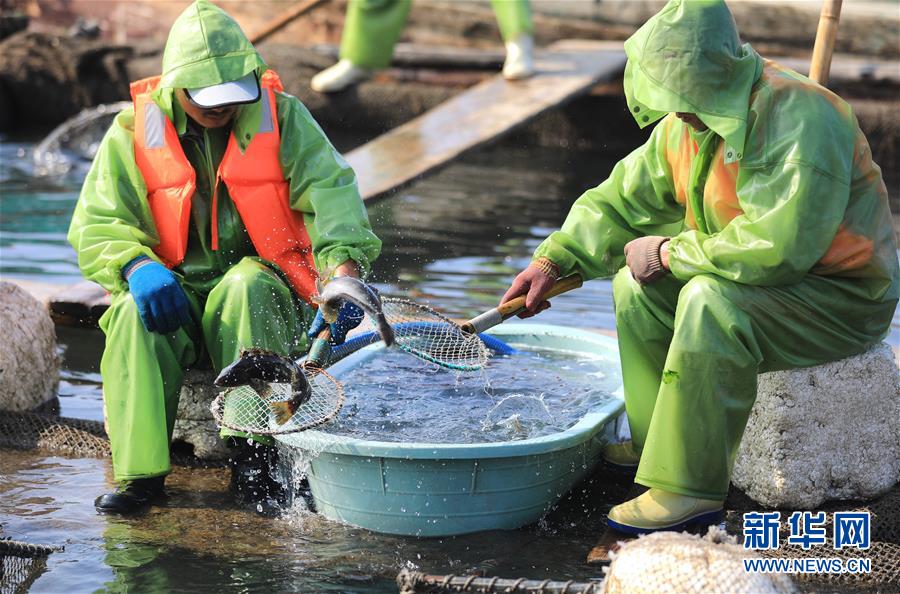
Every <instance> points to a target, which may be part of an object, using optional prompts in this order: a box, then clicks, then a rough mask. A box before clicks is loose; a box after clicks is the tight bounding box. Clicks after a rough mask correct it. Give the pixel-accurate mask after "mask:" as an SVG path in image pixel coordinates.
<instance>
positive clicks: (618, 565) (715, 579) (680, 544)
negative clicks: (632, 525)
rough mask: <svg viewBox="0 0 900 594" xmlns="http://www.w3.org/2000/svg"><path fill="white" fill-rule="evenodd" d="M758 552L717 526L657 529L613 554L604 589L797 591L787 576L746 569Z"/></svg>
mask: <svg viewBox="0 0 900 594" xmlns="http://www.w3.org/2000/svg"><path fill="white" fill-rule="evenodd" d="M755 556H757V555H756V554H755V553H753V552H752V551H749V550H746V549H744V548H743V547H742V546H740V545H738V544H737V543H736V541H735V539H734V538H733V537H730V536H728V535H727V534H726V533H725V531H723V530H721V529H719V528H717V527H715V526H713V527H711V528H710V529H709V532H707V534H706V536H704V537H700V536H698V535H695V534H688V533H686V532H680V533H679V532H656V533H654V534H648V535H646V536H641V537H640V538H638V539H636V540H632V541H629V542H626V543H625V544H623V545H622V547H621V548H620V549H619V550H618V551H616V552H614V553H612V552H611V553H610V558H611V559H612V563H611V564H610V566H609V568H608V569H607V570H606V572H607V573H606V579H605V580H604V582H603V592H605V593H606V594H626V593H627V594H642V593H647V594H666V593H672V594H676V593H681V592H730V593H738V592H746V593H748V594H749V593H754V594H768V593H773V594H774V593H787V592H797V589H796V587H795V586H794V584H793V582H792V581H791V579H790V578H789V577H788V576H787V575H785V574H779V573H748V572H746V571H744V565H743V559H746V558H750V557H755Z"/></svg>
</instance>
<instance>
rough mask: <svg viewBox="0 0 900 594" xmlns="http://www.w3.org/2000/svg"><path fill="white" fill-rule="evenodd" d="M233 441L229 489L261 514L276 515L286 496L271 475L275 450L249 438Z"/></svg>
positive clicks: (276, 457) (275, 460)
mask: <svg viewBox="0 0 900 594" xmlns="http://www.w3.org/2000/svg"><path fill="white" fill-rule="evenodd" d="M236 441H237V442H238V443H237V444H236V447H235V449H234V451H233V453H232V455H231V490H232V491H233V492H234V494H235V497H236V499H237V501H238V503H240V504H242V505H247V506H249V507H252V508H253V509H254V510H255V511H256V512H257V513H259V514H261V515H263V516H267V517H271V516H277V515H278V514H279V513H281V511H282V509H283V507H284V505H285V501H286V499H287V497H286V494H285V491H284V487H283V486H282V485H281V483H279V482H278V481H277V480H275V478H274V477H273V474H274V473H273V471H274V469H275V467H276V465H277V460H278V456H277V450H276V449H275V447H274V446H268V445H263V444H260V443H257V442H255V441H252V440H236Z"/></svg>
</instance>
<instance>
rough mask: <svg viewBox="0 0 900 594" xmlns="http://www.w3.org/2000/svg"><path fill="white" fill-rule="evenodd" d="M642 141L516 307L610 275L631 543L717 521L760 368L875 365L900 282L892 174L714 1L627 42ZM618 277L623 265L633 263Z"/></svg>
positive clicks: (585, 198) (576, 211)
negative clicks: (872, 349) (632, 486)
mask: <svg viewBox="0 0 900 594" xmlns="http://www.w3.org/2000/svg"><path fill="white" fill-rule="evenodd" d="M625 50H626V52H627V54H628V63H627V66H626V70H625V93H626V97H627V102H628V107H629V109H630V111H631V113H632V115H633V116H634V117H635V119H636V120H637V122H638V124H639V125H640V126H649V125H651V124H653V123H654V122H658V123H657V124H656V126H655V128H654V129H653V131H652V133H651V135H650V138H649V140H648V141H647V142H646V143H645V144H644V145H643V146H641V147H640V148H638V149H636V150H635V151H634V152H632V153H631V154H630V155H628V156H627V157H626V158H624V159H623V160H622V161H620V162H619V163H618V164H617V165H616V166H615V167H614V168H613V171H612V174H611V175H610V177H609V178H608V179H607V180H606V181H604V182H603V183H602V184H600V185H599V186H597V187H596V188H594V189H592V190H588V191H587V192H585V193H584V194H583V195H582V196H581V197H580V198H579V199H578V200H577V201H576V202H575V203H574V204H573V206H572V208H571V210H570V212H569V214H568V216H567V218H566V220H565V222H564V223H563V226H562V228H561V229H560V230H559V231H556V232H554V233H552V234H551V235H550V236H549V237H548V238H547V239H546V240H545V241H544V242H543V243H541V245H540V246H539V247H538V248H537V250H536V251H535V253H534V260H533V262H532V265H531V266H529V267H528V268H526V270H524V271H523V272H522V273H520V274H519V275H518V276H517V278H516V279H515V281H514V282H513V284H512V286H511V287H510V289H509V290H508V291H507V293H506V295H505V296H504V301H506V300H508V299H510V298H512V297H515V296H517V295H522V294H526V295H527V298H526V301H527V307H528V309H529V313H532V314H533V313H535V312H537V311H539V310H540V309H542V308H545V307H547V304H546V303H545V302H543V299H542V296H543V295H544V293H545V292H546V290H547V288H548V287H549V286H550V285H551V284H552V283H553V281H554V279H555V278H556V277H557V276H560V275H569V274H573V273H577V274H579V275H581V276H582V277H583V278H584V279H593V278H599V277H610V276H615V278H614V280H613V296H614V300H615V308H616V326H617V329H618V340H619V348H620V353H621V360H622V373H623V380H624V388H625V407H626V412H627V415H628V421H629V424H630V427H631V435H632V440H631V441H630V442H626V443H624V444H617V445H613V446H608V447H607V449H606V452H605V457H606V458H607V459H609V460H611V461H614V462H617V463H619V464H631V465H636V466H637V474H636V477H635V481H636V482H637V483H639V484H641V485H645V486H647V487H650V489H649V491H646V492H645V493H644V494H642V495H641V496H639V497H637V498H636V499H633V500H631V501H628V502H625V503H623V504H621V505H617V506H615V507H613V508H612V510H611V511H610V513H609V525H610V526H611V527H613V528H615V529H618V530H623V531H627V532H648V531H653V530H663V529H679V528H681V527H682V526H684V525H686V524H691V523H708V522H712V521H714V520H715V519H716V517H717V516H718V515H719V514H720V512H721V510H722V506H723V501H724V499H725V495H726V492H727V490H728V484H729V480H730V475H731V470H732V466H733V463H734V458H735V454H736V453H737V450H738V445H739V444H740V441H741V436H742V433H743V431H744V427H745V425H746V423H747V418H748V415H749V413H750V408H751V407H752V405H753V402H754V400H755V398H756V385H757V384H756V376H757V374H758V373H760V372H764V371H773V370H779V369H790V368H794V367H805V366H811V365H816V364H821V363H824V362H827V361H831V360H836V359H840V358H843V357H848V356H851V355H854V354H857V353H860V352H862V351H864V350H866V349H867V348H868V347H869V346H870V345H872V344H873V343H875V342H877V341H879V340H880V339H882V338H883V337H884V336H885V335H886V334H887V332H888V329H889V325H890V321H891V317H892V315H893V313H894V309H895V307H896V304H897V299H898V295H900V278H898V276H900V273H898V261H897V252H896V245H895V240H894V235H893V230H892V228H891V223H890V221H891V216H890V212H889V209H888V195H887V190H886V188H885V184H884V182H883V181H882V178H881V171H880V169H879V168H878V166H877V165H875V163H873V162H872V157H871V153H870V150H869V145H868V143H867V141H866V139H865V137H864V136H863V134H862V132H861V131H860V129H859V126H858V124H857V122H856V118H855V117H854V115H853V112H852V111H851V109H850V107H849V106H848V105H847V103H845V102H844V101H842V100H841V99H840V98H839V97H837V96H836V95H834V94H833V93H831V92H829V91H828V90H827V89H825V88H823V87H821V86H819V85H817V84H816V83H814V82H812V81H810V80H809V79H807V78H805V77H803V76H801V75H799V74H797V73H796V72H792V71H791V70H788V69H786V68H784V67H782V66H779V65H778V64H776V63H775V62H772V61H769V60H764V59H763V58H761V57H760V56H759V55H758V54H757V53H756V52H755V51H754V50H753V48H751V47H750V45H748V44H744V45H741V44H740V42H739V38H738V32H737V30H736V27H735V24H734V20H733V18H732V16H731V13H730V12H729V10H728V8H727V7H726V6H725V4H724V3H723V2H722V1H721V0H704V1H700V0H691V1H683V0H671V1H670V2H669V3H668V4H666V6H665V7H664V8H663V9H662V10H661V11H660V12H659V13H658V14H657V15H655V16H654V17H652V18H651V19H650V20H649V21H648V22H647V23H646V24H644V26H642V27H641V28H640V29H639V30H638V31H637V32H636V33H635V34H634V35H633V36H632V37H631V38H630V39H629V40H628V41H627V42H626V43H625ZM623 264H625V267H623Z"/></svg>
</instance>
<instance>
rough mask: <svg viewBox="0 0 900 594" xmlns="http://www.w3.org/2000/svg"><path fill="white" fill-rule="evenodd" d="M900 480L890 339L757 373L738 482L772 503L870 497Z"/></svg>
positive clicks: (792, 505)
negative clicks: (822, 360) (813, 362)
mask: <svg viewBox="0 0 900 594" xmlns="http://www.w3.org/2000/svg"><path fill="white" fill-rule="evenodd" d="M898 481H900V375H898V371H897V360H896V356H895V354H894V352H893V351H892V349H891V348H890V346H888V345H887V344H885V343H881V344H879V345H876V346H875V347H873V348H872V349H870V350H869V351H867V352H865V353H863V354H861V355H857V356H855V357H850V358H847V359H842V360H840V361H835V362H832V363H826V364H825V365H818V366H815V367H808V368H803V369H793V370H790V371H777V372H772V373H764V374H760V376H759V394H758V396H757V398H756V403H755V404H754V405H753V409H752V411H751V412H750V419H749V422H748V423H747V429H746V430H745V431H744V438H743V441H742V442H741V447H740V449H739V451H738V455H737V460H736V462H735V466H734V473H733V476H732V482H733V483H734V484H735V486H737V487H738V488H740V489H741V490H743V491H744V492H746V493H747V495H749V496H750V497H751V498H753V499H754V500H755V501H756V502H758V503H760V504H762V505H765V506H770V507H783V508H789V509H815V508H816V507H818V506H820V505H821V504H822V503H823V502H824V501H827V500H840V499H872V498H874V497H878V496H879V495H882V494H884V493H886V492H887V491H888V490H889V489H890V488H891V487H892V486H893V485H894V484H896V483H897V482H898Z"/></svg>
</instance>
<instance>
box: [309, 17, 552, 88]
mask: <svg viewBox="0 0 900 594" xmlns="http://www.w3.org/2000/svg"><path fill="white" fill-rule="evenodd" d="M411 5H412V0H350V2H348V3H347V17H346V19H345V20H344V32H343V35H342V38H341V52H340V60H339V61H338V63H337V64H335V65H334V66H331V67H330V68H327V69H325V70H323V71H322V72H320V73H319V74H317V75H315V76H314V77H313V78H312V80H311V81H310V85H311V86H312V88H313V90H314V91H318V92H320V93H333V92H336V91H341V90H344V89H346V88H347V87H350V86H352V85H355V84H356V83H358V82H361V81H363V80H365V79H367V78H369V77H370V76H371V75H372V73H373V72H374V71H375V70H379V69H381V68H387V66H388V65H389V64H390V63H391V56H393V55H394V45H395V44H396V43H397V40H398V39H400V32H401V31H402V30H403V25H405V24H406V18H407V16H408V15H409V9H410V6H411ZM491 6H493V8H494V15H495V16H496V17H497V24H498V25H499V27H500V35H501V36H502V37H503V41H504V44H505V46H506V61H505V62H504V64H503V76H504V77H505V78H507V79H509V80H519V79H523V78H528V77H529V76H531V75H532V74H533V73H534V57H533V52H534V37H533V34H534V25H533V24H532V22H531V10H530V8H529V5H528V0H491Z"/></svg>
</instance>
